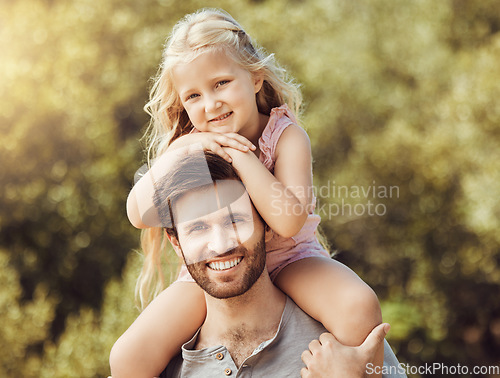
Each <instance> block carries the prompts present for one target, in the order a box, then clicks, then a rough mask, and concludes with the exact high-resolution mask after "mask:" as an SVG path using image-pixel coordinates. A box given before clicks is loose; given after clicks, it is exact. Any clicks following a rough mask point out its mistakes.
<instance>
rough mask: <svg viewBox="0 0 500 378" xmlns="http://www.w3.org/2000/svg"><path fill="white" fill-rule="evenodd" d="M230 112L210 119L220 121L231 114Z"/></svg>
mask: <svg viewBox="0 0 500 378" xmlns="http://www.w3.org/2000/svg"><path fill="white" fill-rule="evenodd" d="M231 113H232V112H229V113H226V114H224V115H221V116H220V117H217V118H214V119H213V120H212V121H222V120H223V119H226V118H227V117H229V116H230V115H231Z"/></svg>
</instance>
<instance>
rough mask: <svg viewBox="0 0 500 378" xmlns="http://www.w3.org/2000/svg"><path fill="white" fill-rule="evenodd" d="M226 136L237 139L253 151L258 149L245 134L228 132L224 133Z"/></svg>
mask: <svg viewBox="0 0 500 378" xmlns="http://www.w3.org/2000/svg"><path fill="white" fill-rule="evenodd" d="M224 136H225V137H227V138H228V139H233V140H235V141H236V142H238V143H240V144H241V145H243V146H246V147H248V149H250V150H252V151H254V150H255V149H256V147H255V146H254V145H253V143H252V142H250V141H249V140H248V139H247V138H245V137H244V136H243V135H240V134H237V133H227V134H224ZM229 147H233V146H229Z"/></svg>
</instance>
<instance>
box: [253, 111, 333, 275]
mask: <svg viewBox="0 0 500 378" xmlns="http://www.w3.org/2000/svg"><path fill="white" fill-rule="evenodd" d="M292 124H297V121H296V119H295V117H294V116H293V114H292V112H291V111H290V109H289V108H288V106H287V105H286V104H285V105H282V106H280V107H279V108H274V109H272V110H271V115H270V117H269V121H268V123H267V125H266V128H265V129H264V131H263V132H262V136H261V137H260V139H259V149H260V156H259V160H260V161H261V162H262V164H264V166H265V167H266V168H267V169H268V170H269V171H270V172H271V173H274V163H275V161H276V146H277V145H278V141H279V138H280V136H281V134H282V133H283V131H285V129H286V128H287V127H288V126H290V125H292ZM315 205H316V198H315V197H314V195H313V198H312V203H311V206H310V208H311V210H312V211H314V208H315ZM320 221H321V218H320V216H319V215H317V214H314V213H311V214H309V216H308V217H307V220H306V222H305V224H304V226H303V227H302V229H301V230H300V231H299V232H298V233H297V234H296V235H295V236H293V237H292V238H284V237H282V236H280V235H278V234H276V233H275V234H274V235H273V237H272V239H271V240H270V241H268V242H267V243H266V252H267V267H268V270H269V274H270V276H271V279H273V280H274V278H275V277H276V275H277V274H278V273H279V272H280V271H281V269H283V268H284V267H285V266H287V265H288V264H290V263H292V262H294V261H297V260H300V259H303V258H306V257H312V256H326V257H330V255H329V253H328V252H327V251H326V250H325V249H324V248H323V247H322V246H321V244H320V243H319V241H318V239H317V237H316V229H317V227H318V225H319V222H320Z"/></svg>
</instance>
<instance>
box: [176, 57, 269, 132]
mask: <svg viewBox="0 0 500 378" xmlns="http://www.w3.org/2000/svg"><path fill="white" fill-rule="evenodd" d="M173 82H174V86H175V88H176V90H177V93H178V94H179V97H180V100H181V103H182V105H183V106H184V109H185V110H186V112H187V114H188V116H189V119H190V120H191V122H192V123H193V125H194V127H195V128H196V129H198V130H199V131H205V132H206V131H211V132H218V133H229V132H233V133H239V134H240V135H243V136H245V137H246V138H247V139H249V140H255V139H256V138H255V136H257V135H260V133H261V132H262V129H263V127H265V124H263V125H261V123H262V117H261V116H260V115H259V111H258V108H257V101H256V98H255V95H256V93H257V92H259V91H260V89H261V88H262V83H263V80H262V79H261V78H258V77H254V76H252V75H251V74H250V72H248V71H247V70H246V69H243V68H242V67H240V66H239V65H238V64H236V63H235V62H234V61H233V60H232V59H231V58H229V57H228V56H227V55H226V54H224V53H223V52H220V51H210V50H208V51H207V52H205V53H202V54H201V55H200V56H198V57H197V58H195V59H194V60H193V61H191V62H189V63H187V64H183V65H180V64H179V65H177V66H176V67H175V68H174V70H173Z"/></svg>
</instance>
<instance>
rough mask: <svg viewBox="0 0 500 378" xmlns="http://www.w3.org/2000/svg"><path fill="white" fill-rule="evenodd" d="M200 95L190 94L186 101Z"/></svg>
mask: <svg viewBox="0 0 500 378" xmlns="http://www.w3.org/2000/svg"><path fill="white" fill-rule="evenodd" d="M198 96H199V95H198V94H197V93H193V94H190V95H189V96H187V97H186V101H188V100H192V99H193V98H196V97H198Z"/></svg>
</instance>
